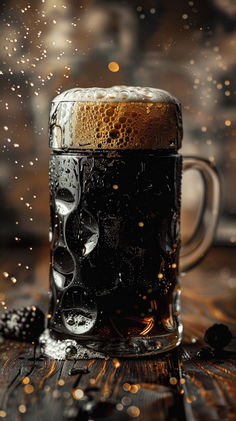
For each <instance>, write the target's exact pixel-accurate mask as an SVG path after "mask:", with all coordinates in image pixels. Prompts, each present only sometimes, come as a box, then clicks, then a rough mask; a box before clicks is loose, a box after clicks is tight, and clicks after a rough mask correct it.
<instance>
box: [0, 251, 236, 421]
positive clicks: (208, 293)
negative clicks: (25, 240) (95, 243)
mask: <svg viewBox="0 0 236 421" xmlns="http://www.w3.org/2000/svg"><path fill="white" fill-rule="evenodd" d="M19 250H20V249H18V250H11V253H9V250H5V251H4V252H2V253H1V258H0V267H1V273H3V272H4V271H6V270H7V271H8V272H9V277H8V278H7V279H6V278H4V277H2V282H1V285H2V288H1V293H0V299H1V301H5V302H6V305H7V306H8V307H20V306H21V305H26V304H27V305H33V304H40V306H41V307H42V308H43V309H46V307H47V299H46V297H47V292H46V291H47V282H48V280H47V277H48V275H47V270H48V258H47V253H48V251H47V249H45V248H43V249H41V248H40V249H38V250H34V252H33V255H32V257H29V256H28V251H26V249H25V254H24V252H23V251H22V249H21V253H22V255H21V259H22V264H21V266H19V265H18V264H16V262H17V261H18V260H19ZM27 259H28V260H29V261H30V262H31V265H30V267H29V269H27V268H25V266H27V265H25V262H26V261H27ZM235 260H236V253H235V248H215V249H212V250H211V251H210V253H209V254H208V256H207V257H206V258H205V260H204V261H203V262H202V263H201V264H200V265H199V266H198V267H197V268H196V269H194V270H193V271H191V272H190V273H189V274H188V275H186V276H185V277H183V282H182V283H183V298H182V314H183V322H184V338H183V343H182V345H181V346H180V347H178V348H177V349H175V350H174V351H172V352H169V353H166V354H163V355H160V356H158V357H152V358H143V359H142V358H138V359H135V358H133V359H119V361H118V360H117V359H114V360H113V359H110V360H77V361H73V360H66V361H56V360H53V359H49V358H45V357H43V356H42V355H41V352H40V348H39V346H36V345H35V346H33V345H31V344H26V343H20V342H15V341H9V340H4V341H2V343H1V344H0V373H1V380H0V418H3V419H5V420H10V421H13V420H17V421H19V420H27V421H28V420H33V421H41V420H42V421H46V420H52V421H54V420H55V421H61V420H71V421H73V420H79V421H85V420H94V421H96V420H103V419H104V420H108V421H126V420H127V421H128V420H137V421H157V420H160V421H185V420H187V421H190V420H191V421H192V420H196V421H198V420H199V421H216V420H230V421H231V420H235V419H236V361H235V353H234V350H235V339H234V338H233V340H232V342H231V343H230V345H229V346H228V347H226V348H225V351H224V352H223V353H222V354H221V355H218V356H217V357H213V358H212V359H210V360H203V359H199V358H198V357H197V355H196V354H197V351H198V350H199V349H200V348H201V347H202V346H203V345H204V343H203V336H204V331H205V330H206V328H208V327H209V326H210V325H212V324H213V323H224V324H227V325H228V326H229V328H230V329H231V331H232V332H233V334H234V336H235V337H236V329H235V313H236V302H235V290H236V264H235ZM13 262H14V263H13ZM24 265H25V266H24ZM23 267H24V269H22V268H23ZM10 269H11V272H10ZM13 274H14V276H15V277H16V278H17V280H18V282H17V283H16V284H15V285H13V284H12V283H11V281H10V277H12V275H13ZM3 305H4V304H3Z"/></svg>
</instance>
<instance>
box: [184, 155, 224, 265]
mask: <svg viewBox="0 0 236 421" xmlns="http://www.w3.org/2000/svg"><path fill="white" fill-rule="evenodd" d="M188 169H196V170H197V171H199V172H200V174H201V176H202V179H203V183H204V196H203V202H202V207H201V212H200V215H199V218H198V222H197V224H196V228H195V231H194V233H193V235H192V237H191V238H190V239H189V240H188V242H187V243H186V244H185V245H184V246H183V247H182V248H181V251H180V272H186V271H188V270H190V269H192V268H193V267H194V266H195V265H196V264H197V263H198V262H199V261H200V260H201V259H202V258H203V257H204V256H205V254H206V253H207V251H208V249H209V247H210V246H211V243H212V241H213V239H214V234H215V230H216V227H217V223H218V218H219V209H220V181H219V176H218V173H217V171H216V168H215V166H214V165H213V164H212V163H211V162H209V161H207V160H205V159H202V158H195V157H191V156H187V157H184V158H183V171H186V170H188Z"/></svg>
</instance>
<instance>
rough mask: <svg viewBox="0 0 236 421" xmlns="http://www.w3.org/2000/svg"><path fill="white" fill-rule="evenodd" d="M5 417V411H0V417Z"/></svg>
mask: <svg viewBox="0 0 236 421" xmlns="http://www.w3.org/2000/svg"><path fill="white" fill-rule="evenodd" d="M6 415H7V413H6V411H3V410H0V417H1V418H5V417H6Z"/></svg>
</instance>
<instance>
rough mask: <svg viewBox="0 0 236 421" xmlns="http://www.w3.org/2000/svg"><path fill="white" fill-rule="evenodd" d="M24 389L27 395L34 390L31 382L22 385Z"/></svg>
mask: <svg viewBox="0 0 236 421" xmlns="http://www.w3.org/2000/svg"><path fill="white" fill-rule="evenodd" d="M24 391H25V393H27V395H30V394H31V393H33V391H34V386H32V384H27V385H26V386H25V387H24Z"/></svg>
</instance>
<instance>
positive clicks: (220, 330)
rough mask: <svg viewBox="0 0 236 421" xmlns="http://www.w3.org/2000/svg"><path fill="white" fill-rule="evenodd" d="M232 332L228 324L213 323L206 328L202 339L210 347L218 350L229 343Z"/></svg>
mask: <svg viewBox="0 0 236 421" xmlns="http://www.w3.org/2000/svg"><path fill="white" fill-rule="evenodd" d="M231 339H232V333H231V332H230V330H229V328H228V326H225V325H223V324H214V325H213V326H211V327H209V329H207V330H206V332H205V336H204V341H205V342H206V343H207V344H208V345H210V346H212V348H214V349H217V350H220V349H223V348H224V347H225V346H226V345H228V344H229V343H230V341H231Z"/></svg>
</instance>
